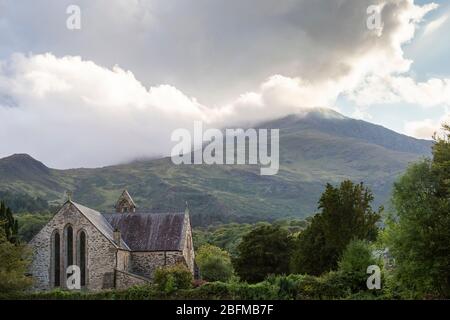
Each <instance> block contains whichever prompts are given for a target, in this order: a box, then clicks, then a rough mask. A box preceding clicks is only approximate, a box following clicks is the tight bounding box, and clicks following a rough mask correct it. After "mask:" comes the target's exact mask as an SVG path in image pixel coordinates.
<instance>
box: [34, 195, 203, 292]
mask: <svg viewBox="0 0 450 320" xmlns="http://www.w3.org/2000/svg"><path fill="white" fill-rule="evenodd" d="M29 246H30V247H31V250H32V253H33V259H32V263H31V267H30V273H31V275H32V276H33V278H34V289H35V290H51V289H55V288H61V289H65V288H67V283H66V282H67V277H68V275H67V274H66V270H67V268H68V267H69V266H72V265H76V266H78V267H79V271H80V272H79V274H80V276H81V278H80V285H81V289H82V290H88V291H98V290H104V289H126V288H129V287H131V286H134V285H143V284H147V283H151V281H152V278H153V275H154V272H155V270H156V269H157V268H159V267H164V266H169V265H174V264H179V263H181V264H184V265H185V266H186V267H187V268H188V269H189V270H190V271H191V272H192V274H194V268H195V266H194V264H195V263H194V247H193V242H192V230H191V223H190V217H189V209H188V208H186V209H185V211H184V212H170V213H150V212H147V211H141V210H138V208H137V206H136V204H135V202H134V201H133V199H132V197H131V196H130V194H129V193H128V191H127V190H124V191H123V193H122V195H121V196H120V198H119V199H118V201H117V203H116V205H115V210H114V212H112V213H100V212H98V211H96V210H93V209H90V208H88V207H85V206H83V205H81V204H78V203H75V202H74V201H72V200H71V199H70V197H69V199H68V200H67V201H66V203H65V204H64V205H63V206H62V207H61V209H60V210H59V211H58V212H57V213H56V214H55V216H54V217H53V218H52V219H51V220H50V221H49V222H48V223H47V224H46V225H45V226H44V227H43V228H42V230H41V231H39V233H38V234H37V235H36V236H35V237H34V238H33V239H32V240H31V241H30V243H29ZM69 276H70V274H69Z"/></svg>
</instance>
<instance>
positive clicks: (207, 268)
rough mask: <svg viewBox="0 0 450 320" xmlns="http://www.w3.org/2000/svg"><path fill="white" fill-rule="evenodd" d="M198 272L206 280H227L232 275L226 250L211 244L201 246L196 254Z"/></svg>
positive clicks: (231, 267) (231, 266)
mask: <svg viewBox="0 0 450 320" xmlns="http://www.w3.org/2000/svg"><path fill="white" fill-rule="evenodd" d="M195 259H196V261H197V265H198V266H199V268H200V274H201V276H202V278H203V279H205V280H207V281H223V282H226V281H228V280H229V279H230V278H231V276H232V275H233V265H232V264H231V258H230V255H229V253H228V252H226V251H225V250H222V249H220V248H218V247H216V246H213V245H209V244H207V245H204V246H202V247H201V248H200V249H199V250H198V251H197V254H196V258H195Z"/></svg>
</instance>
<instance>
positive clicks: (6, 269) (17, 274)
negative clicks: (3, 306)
mask: <svg viewBox="0 0 450 320" xmlns="http://www.w3.org/2000/svg"><path fill="white" fill-rule="evenodd" d="M28 264H29V252H28V250H27V248H26V247H25V246H23V245H19V244H13V243H11V242H10V241H8V239H7V238H6V234H5V231H4V228H1V227H0V296H1V297H4V298H8V295H10V294H14V293H17V292H19V291H21V290H24V289H26V288H27V287H29V286H30V285H31V283H32V280H31V278H29V277H27V276H26V275H25V273H26V270H27V267H28Z"/></svg>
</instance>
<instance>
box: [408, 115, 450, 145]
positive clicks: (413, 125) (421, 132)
mask: <svg viewBox="0 0 450 320" xmlns="http://www.w3.org/2000/svg"><path fill="white" fill-rule="evenodd" d="M444 123H445V124H450V112H448V110H447V112H446V113H445V115H444V116H442V117H441V118H440V119H439V120H437V121H435V120H432V119H424V120H420V121H409V122H406V123H405V126H404V130H405V133H406V134H408V135H411V136H414V137H416V138H422V139H428V140H429V139H431V138H432V137H433V135H434V134H437V135H440V134H443V131H442V125H443V124H444Z"/></svg>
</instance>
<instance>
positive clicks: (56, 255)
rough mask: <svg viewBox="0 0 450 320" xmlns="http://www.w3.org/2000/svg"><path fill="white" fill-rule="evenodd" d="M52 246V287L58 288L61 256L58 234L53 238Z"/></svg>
mask: <svg viewBox="0 0 450 320" xmlns="http://www.w3.org/2000/svg"><path fill="white" fill-rule="evenodd" d="M53 241H54V244H53V268H54V270H53V276H54V279H53V280H54V286H55V287H59V286H60V285H61V282H60V281H61V280H60V279H61V270H60V260H61V258H60V256H61V248H60V247H61V246H60V237H59V233H58V232H56V233H55V236H54V239H53Z"/></svg>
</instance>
